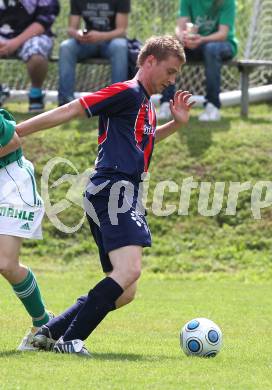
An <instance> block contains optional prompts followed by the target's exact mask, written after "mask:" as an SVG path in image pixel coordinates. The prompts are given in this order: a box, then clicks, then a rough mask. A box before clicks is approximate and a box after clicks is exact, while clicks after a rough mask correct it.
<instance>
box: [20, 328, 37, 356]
mask: <svg viewBox="0 0 272 390" xmlns="http://www.w3.org/2000/svg"><path fill="white" fill-rule="evenodd" d="M38 330H39V328H36V327H35V326H32V328H30V330H29V331H28V332H27V333H26V335H25V336H24V338H23V340H22V341H21V343H20V345H19V347H18V348H17V351H37V349H38V348H35V347H34V346H33V345H32V342H33V337H34V335H35V333H36V332H37V331H38Z"/></svg>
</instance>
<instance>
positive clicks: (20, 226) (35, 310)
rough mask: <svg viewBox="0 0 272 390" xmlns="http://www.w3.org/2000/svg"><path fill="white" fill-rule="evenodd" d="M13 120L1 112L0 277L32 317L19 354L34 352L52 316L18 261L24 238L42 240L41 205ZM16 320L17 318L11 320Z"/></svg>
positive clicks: (35, 284)
mask: <svg viewBox="0 0 272 390" xmlns="http://www.w3.org/2000/svg"><path fill="white" fill-rule="evenodd" d="M15 125H16V123H15V121H14V119H13V117H12V116H11V115H10V114H9V112H8V111H6V110H3V109H1V110H0V274H1V275H2V276H3V277H4V278H5V279H6V280H7V281H8V282H9V283H10V285H11V287H12V288H13V291H14V293H15V294H16V295H17V297H18V298H19V299H20V300H21V302H22V303H23V305H24V306H25V308H26V310H27V312H28V314H29V315H30V317H31V318H32V323H33V326H32V328H31V329H30V331H28V333H27V334H26V336H25V337H24V338H23V340H22V342H21V343H20V345H19V347H18V350H19V351H29V350H34V349H36V348H35V347H33V346H32V344H31V342H32V340H33V337H34V334H35V333H36V332H37V330H39V328H40V327H41V326H42V325H44V324H46V323H47V322H48V320H49V319H51V318H52V317H53V315H52V313H49V312H48V311H47V310H46V309H45V306H44V303H43V299H42V296H41V293H40V290H39V287H38V284H37V280H36V278H35V275H34V274H33V272H32V271H31V269H30V268H28V267H26V266H25V265H23V264H22V263H21V262H20V261H19V254H20V249H21V245H22V241H23V238H41V235H42V234H41V222H42V218H43V215H44V206H43V202H42V200H41V198H40V196H39V194H38V193H37V190H36V182H35V178H34V170H33V165H32V164H31V162H30V161H28V160H26V159H25V158H24V156H23V152H22V149H21V145H20V139H19V137H18V136H17V134H16V132H15ZM14 321H16V318H14Z"/></svg>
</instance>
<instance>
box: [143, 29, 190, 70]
mask: <svg viewBox="0 0 272 390" xmlns="http://www.w3.org/2000/svg"><path fill="white" fill-rule="evenodd" d="M150 55H153V56H154V57H155V58H156V59H157V60H158V61H163V60H166V59H167V58H168V57H169V56H174V57H177V58H178V59H179V60H180V62H181V64H185V62H186V56H185V53H184V49H183V46H182V44H181V43H180V41H179V40H178V39H177V38H176V37H175V36H172V35H162V36H153V37H150V38H149V39H147V41H146V42H145V44H144V46H143V47H142V49H141V51H140V53H139V55H138V58H137V66H138V67H140V66H142V65H143V64H144V62H145V60H146V59H147V57H148V56H150Z"/></svg>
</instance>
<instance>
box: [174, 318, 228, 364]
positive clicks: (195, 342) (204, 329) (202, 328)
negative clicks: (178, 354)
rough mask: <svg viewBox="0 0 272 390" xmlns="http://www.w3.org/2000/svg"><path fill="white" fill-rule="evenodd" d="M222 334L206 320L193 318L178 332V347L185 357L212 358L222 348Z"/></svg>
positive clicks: (212, 323)
mask: <svg viewBox="0 0 272 390" xmlns="http://www.w3.org/2000/svg"><path fill="white" fill-rule="evenodd" d="M222 339H223V336H222V332H221V330H220V328H219V326H218V325H216V324H215V323H214V322H213V321H211V320H208V319H207V318H195V319H193V320H191V321H189V322H187V324H185V325H184V327H183V328H182V330H181V332H180V346H181V348H182V349H183V351H184V353H185V354H186V355H194V356H203V357H214V356H216V355H217V354H218V353H219V351H220V349H221V346H222Z"/></svg>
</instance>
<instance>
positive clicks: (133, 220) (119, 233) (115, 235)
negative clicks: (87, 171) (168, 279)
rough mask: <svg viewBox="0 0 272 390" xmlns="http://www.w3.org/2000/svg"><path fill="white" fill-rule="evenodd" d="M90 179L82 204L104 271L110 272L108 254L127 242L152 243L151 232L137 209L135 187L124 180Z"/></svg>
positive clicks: (144, 245)
mask: <svg viewBox="0 0 272 390" xmlns="http://www.w3.org/2000/svg"><path fill="white" fill-rule="evenodd" d="M105 180H107V179H104V180H101V178H100V179H98V180H96V179H94V178H92V179H91V181H90V183H89V184H88V186H87V189H86V192H85V194H84V207H85V211H86V215H87V219H88V222H89V225H90V229H91V232H92V235H93V237H94V240H95V242H96V244H97V246H98V250H99V256H100V261H101V265H102V268H103V271H104V272H110V271H112V269H113V268H112V264H111V262H110V259H109V255H108V253H109V252H110V251H112V250H114V249H118V248H122V247H124V246H127V245H139V246H141V247H149V246H151V234H150V230H149V227H148V224H147V222H146V219H145V216H144V215H143V214H144V212H142V208H139V206H138V203H137V200H138V187H137V186H135V185H132V184H131V183H129V185H127V183H128V182H126V181H117V180H114V179H110V180H108V183H107V184H106V185H105ZM100 187H101V188H100Z"/></svg>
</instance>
